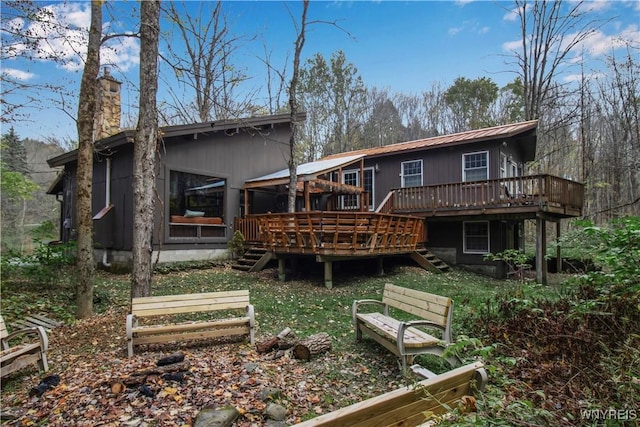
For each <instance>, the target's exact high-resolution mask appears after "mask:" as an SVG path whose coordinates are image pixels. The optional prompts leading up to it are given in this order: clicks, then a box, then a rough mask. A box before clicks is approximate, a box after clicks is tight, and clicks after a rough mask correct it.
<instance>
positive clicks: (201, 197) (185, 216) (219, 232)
mask: <svg viewBox="0 0 640 427" xmlns="http://www.w3.org/2000/svg"><path fill="white" fill-rule="evenodd" d="M225 194H226V180H225V179H224V178H220V177H215V176H208V175H198V174H194V173H188V172H179V171H170V173H169V225H170V227H169V237H182V238H207V237H225V227H226V226H225V223H226V221H225V220H226V218H225Z"/></svg>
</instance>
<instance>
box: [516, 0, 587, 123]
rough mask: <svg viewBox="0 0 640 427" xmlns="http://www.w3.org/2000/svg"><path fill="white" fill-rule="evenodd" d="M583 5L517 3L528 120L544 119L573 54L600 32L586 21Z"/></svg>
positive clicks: (519, 63) (542, 0) (519, 57)
mask: <svg viewBox="0 0 640 427" xmlns="http://www.w3.org/2000/svg"><path fill="white" fill-rule="evenodd" d="M583 3H584V2H583V1H577V2H572V3H568V2H564V1H562V0H557V1H550V0H539V1H529V0H515V5H516V10H515V13H516V14H517V15H518V18H519V20H520V30H521V36H522V40H521V43H522V50H521V51H520V52H516V53H515V54H514V55H515V60H516V65H517V68H518V75H519V77H520V79H521V80H522V84H523V90H524V93H523V96H524V100H525V107H524V115H525V120H531V119H537V118H540V117H541V116H542V113H543V109H544V104H545V102H546V101H547V100H548V99H549V98H550V97H551V95H555V96H557V92H556V93H555V94H552V91H553V88H554V85H555V84H556V81H555V80H556V77H557V76H558V74H559V72H560V68H561V66H562V65H563V64H565V63H566V62H567V60H568V59H569V55H570V54H571V52H572V51H573V50H574V49H575V48H576V46H578V45H579V44H580V43H582V42H584V41H585V40H586V39H587V38H589V37H590V36H591V35H592V34H593V33H594V32H595V30H596V28H595V27H596V22H595V21H593V20H587V19H586V12H584V11H583V10H584V5H583Z"/></svg>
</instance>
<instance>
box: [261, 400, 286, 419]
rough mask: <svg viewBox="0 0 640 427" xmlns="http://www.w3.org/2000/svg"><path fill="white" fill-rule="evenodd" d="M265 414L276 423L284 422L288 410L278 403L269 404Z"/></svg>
mask: <svg viewBox="0 0 640 427" xmlns="http://www.w3.org/2000/svg"><path fill="white" fill-rule="evenodd" d="M264 414H265V415H266V416H267V417H269V418H270V419H272V420H274V421H283V420H284V419H285V418H286V417H287V408H285V407H284V406H281V405H278V404H277V403H269V405H267V407H266V409H265V410H264Z"/></svg>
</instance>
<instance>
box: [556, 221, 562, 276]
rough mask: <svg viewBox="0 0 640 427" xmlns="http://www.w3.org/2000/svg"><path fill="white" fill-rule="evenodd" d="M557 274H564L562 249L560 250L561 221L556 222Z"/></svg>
mask: <svg viewBox="0 0 640 427" xmlns="http://www.w3.org/2000/svg"><path fill="white" fill-rule="evenodd" d="M556 273H562V249H561V248H560V221H558V222H556Z"/></svg>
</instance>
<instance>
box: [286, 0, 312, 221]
mask: <svg viewBox="0 0 640 427" xmlns="http://www.w3.org/2000/svg"><path fill="white" fill-rule="evenodd" d="M308 10H309V0H303V1H302V17H301V18H300V26H299V27H298V26H297V25H296V32H297V35H298V36H297V37H296V42H295V50H294V53H293V70H292V74H291V81H290V82H289V109H290V111H289V114H290V117H291V120H290V122H291V136H290V137H289V162H288V163H289V196H288V207H289V208H288V211H289V212H295V211H296V191H297V188H298V186H297V184H298V170H297V169H298V161H297V156H298V127H299V126H300V125H299V124H298V110H299V108H298V98H297V93H296V88H297V87H298V76H299V75H300V55H301V54H302V48H303V47H304V42H305V36H306V29H307V11H308ZM294 23H295V21H294Z"/></svg>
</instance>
